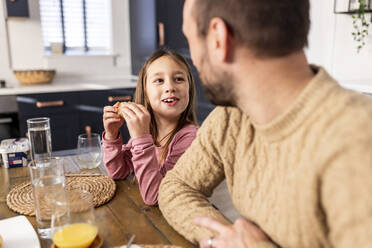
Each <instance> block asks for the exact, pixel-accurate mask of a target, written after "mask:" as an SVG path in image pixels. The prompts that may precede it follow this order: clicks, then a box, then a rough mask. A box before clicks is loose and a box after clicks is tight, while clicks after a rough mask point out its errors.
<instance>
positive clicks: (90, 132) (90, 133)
mask: <svg viewBox="0 0 372 248" xmlns="http://www.w3.org/2000/svg"><path fill="white" fill-rule="evenodd" d="M85 133H86V134H87V137H88V138H91V137H92V127H91V126H89V125H88V126H85Z"/></svg>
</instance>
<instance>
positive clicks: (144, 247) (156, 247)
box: [139, 245, 182, 248]
mask: <svg viewBox="0 0 372 248" xmlns="http://www.w3.org/2000/svg"><path fill="white" fill-rule="evenodd" d="M139 246H141V247H142V248H182V247H181V246H176V245H139Z"/></svg>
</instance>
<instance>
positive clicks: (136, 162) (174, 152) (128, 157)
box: [102, 125, 198, 205]
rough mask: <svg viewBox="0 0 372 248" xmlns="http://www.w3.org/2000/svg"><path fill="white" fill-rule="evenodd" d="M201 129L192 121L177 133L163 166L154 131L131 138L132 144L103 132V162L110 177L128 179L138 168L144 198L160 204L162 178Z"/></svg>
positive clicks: (136, 172) (151, 202)
mask: <svg viewBox="0 0 372 248" xmlns="http://www.w3.org/2000/svg"><path fill="white" fill-rule="evenodd" d="M197 130H198V127H197V126H195V125H188V126H186V127H184V128H182V129H181V130H180V131H178V132H177V133H176V134H175V135H174V137H173V139H172V141H171V143H170V144H169V148H168V154H167V156H166V158H165V160H164V162H163V164H162V166H159V163H158V159H159V157H160V154H161V151H162V149H161V147H157V146H155V144H154V141H153V139H152V136H151V135H150V134H145V135H143V136H141V137H138V138H135V139H130V140H129V142H128V144H125V145H123V144H122V139H121V135H119V138H118V139H116V140H106V139H105V133H103V135H102V149H103V162H104V165H105V168H106V170H107V173H108V175H109V177H111V178H113V179H125V178H126V177H127V176H129V175H130V173H132V172H133V171H134V174H135V175H136V177H137V180H138V183H139V189H140V192H141V195H142V199H143V200H144V202H145V203H146V204H147V205H155V204H157V202H158V190H159V185H160V182H161V180H162V179H163V177H164V176H165V174H166V173H167V171H168V170H171V169H172V168H173V166H174V165H175V164H176V162H177V160H178V158H179V157H180V156H181V155H182V154H183V153H184V152H185V151H186V149H187V148H188V147H189V146H190V145H191V143H192V141H193V140H194V139H195V137H196V132H197Z"/></svg>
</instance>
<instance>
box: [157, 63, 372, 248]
mask: <svg viewBox="0 0 372 248" xmlns="http://www.w3.org/2000/svg"><path fill="white" fill-rule="evenodd" d="M224 178H226V180H227V185H228V188H229V192H230V194H231V197H232V200H233V203H234V205H235V206H236V208H237V210H238V211H239V213H240V214H241V215H242V216H244V217H245V218H246V219H248V220H250V221H253V222H255V223H256V224H257V225H258V226H260V228H261V229H262V230H263V231H264V232H265V233H266V234H267V235H268V236H269V237H270V238H271V239H272V240H273V241H274V242H275V243H276V244H277V245H278V246H281V247H285V248H287V247H288V248H290V247H296V248H307V247H309V248H310V247H311V248H318V247H319V248H320V247H324V248H326V247H337V248H351V247H357V248H364V247H366V248H367V247H368V248H370V247H372V98H369V97H367V96H364V95H361V94H358V93H356V92H353V91H349V90H346V89H343V88H342V87H340V86H339V85H338V84H337V83H336V82H335V81H334V80H333V79H332V78H331V77H330V76H329V75H328V74H327V73H326V72H325V71H324V70H323V69H321V68H320V69H319V71H318V72H317V75H316V76H315V77H314V79H313V80H312V81H311V82H310V83H309V84H308V85H307V87H306V88H305V89H304V90H303V92H302V93H301V95H300V96H299V97H298V98H297V99H296V101H295V103H294V104H293V105H292V106H291V107H290V108H289V109H288V110H287V111H286V112H285V113H283V114H282V115H281V116H279V117H278V118H276V119H275V120H273V121H272V122H271V123H269V124H267V125H265V126H258V125H255V124H254V123H252V122H251V120H250V119H249V116H247V115H245V114H244V113H242V112H241V111H240V110H239V109H237V108H222V107H218V108H216V109H215V110H214V111H213V113H211V114H210V116H209V117H208V118H207V119H206V120H205V122H204V123H203V125H202V127H201V128H200V129H199V131H198V134H197V138H196V139H195V140H194V142H193V143H192V145H191V146H190V148H189V149H188V150H187V151H186V153H185V154H184V155H183V156H182V157H181V158H180V159H179V160H178V163H177V164H176V166H175V167H174V169H173V170H171V171H169V172H168V174H167V175H166V177H165V178H164V179H163V181H162V184H161V186H160V193H159V205H160V209H161V211H162V212H163V214H164V216H165V218H166V219H167V220H168V222H169V223H170V224H171V225H172V226H173V227H174V228H175V229H176V230H177V231H178V232H180V233H181V234H182V235H184V236H185V237H186V238H187V239H189V240H191V241H193V242H196V241H197V240H199V239H201V238H206V237H208V236H211V235H212V233H210V232H209V231H208V230H206V229H203V228H200V227H197V226H195V225H194V224H193V219H194V217H196V216H210V217H214V218H216V219H218V220H220V221H223V222H226V223H228V222H227V220H226V219H225V218H224V217H223V216H222V215H221V214H220V213H219V212H218V211H217V210H215V209H214V208H213V207H212V206H211V205H210V203H209V202H208V200H207V197H208V196H210V195H211V194H212V191H213V189H214V188H215V187H216V186H217V185H218V184H219V183H220V182H221V181H222V180H223V179H224ZM257 247H262V248H263V247H265V248H266V247H268V248H269V247H270V248H271V247H276V246H275V245H273V244H271V243H268V242H262V243H259V244H256V245H255V246H254V247H249V248H257Z"/></svg>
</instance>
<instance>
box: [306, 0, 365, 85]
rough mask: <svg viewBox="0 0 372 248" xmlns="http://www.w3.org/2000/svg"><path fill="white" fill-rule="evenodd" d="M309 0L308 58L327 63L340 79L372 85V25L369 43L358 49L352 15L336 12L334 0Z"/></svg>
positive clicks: (343, 81)
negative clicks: (354, 38) (354, 36)
mask: <svg viewBox="0 0 372 248" xmlns="http://www.w3.org/2000/svg"><path fill="white" fill-rule="evenodd" d="M310 2H311V22H312V26H311V30H310V35H309V48H308V49H307V51H306V53H307V55H308V58H309V61H310V62H311V63H314V64H318V65H322V66H324V67H325V68H326V69H327V70H328V71H329V72H330V73H331V75H332V76H333V77H334V78H336V79H337V80H338V81H339V82H341V83H347V84H370V85H372V70H371V69H372V63H371V61H372V27H371V26H372V25H371V26H370V29H369V33H370V35H369V37H368V39H367V42H366V43H367V44H366V45H365V46H364V47H363V48H362V50H361V51H360V52H359V53H357V49H356V47H357V45H356V43H355V41H354V40H353V37H352V35H351V33H352V32H353V27H352V18H351V16H350V15H343V14H334V13H333V3H334V0H332V1H330V0H327V1H323V0H311V1H310ZM367 19H368V20H370V19H371V16H370V14H369V15H368V17H367Z"/></svg>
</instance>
